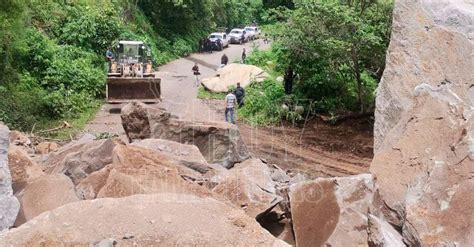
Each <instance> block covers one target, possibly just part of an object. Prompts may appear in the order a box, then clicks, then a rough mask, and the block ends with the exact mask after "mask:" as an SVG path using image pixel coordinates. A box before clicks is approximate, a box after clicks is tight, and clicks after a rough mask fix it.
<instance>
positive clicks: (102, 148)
mask: <svg viewBox="0 0 474 247" xmlns="http://www.w3.org/2000/svg"><path fill="white" fill-rule="evenodd" d="M119 143H122V142H121V141H120V140H119V139H103V140H95V141H91V142H88V143H85V144H80V145H76V146H73V147H71V148H69V149H66V150H63V149H61V150H60V152H58V153H53V155H52V156H51V158H49V159H47V160H45V161H43V163H44V164H47V170H46V171H47V173H64V174H66V175H67V176H69V177H70V178H71V179H72V181H73V183H74V184H78V183H79V182H80V181H81V180H82V179H84V178H86V177H87V176H88V175H89V174H91V173H92V172H95V171H99V170H101V169H102V168H104V167H105V166H106V165H108V164H110V163H112V150H113V149H114V147H115V146H116V145H117V144H119Z"/></svg>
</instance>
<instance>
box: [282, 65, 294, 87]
mask: <svg viewBox="0 0 474 247" xmlns="http://www.w3.org/2000/svg"><path fill="white" fill-rule="evenodd" d="M295 77H296V75H295V73H294V71H293V67H292V66H291V65H290V66H288V68H287V69H286V72H285V78H284V82H285V85H284V87H285V93H286V94H291V92H292V90H293V80H294V79H295Z"/></svg>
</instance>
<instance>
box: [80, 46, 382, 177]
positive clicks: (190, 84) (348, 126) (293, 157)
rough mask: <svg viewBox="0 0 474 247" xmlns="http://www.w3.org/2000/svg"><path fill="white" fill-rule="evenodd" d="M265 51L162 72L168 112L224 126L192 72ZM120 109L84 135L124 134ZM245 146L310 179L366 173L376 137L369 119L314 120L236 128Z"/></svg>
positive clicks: (233, 53)
mask: <svg viewBox="0 0 474 247" xmlns="http://www.w3.org/2000/svg"><path fill="white" fill-rule="evenodd" d="M243 47H245V48H246V49H247V50H248V51H251V50H252V48H254V47H259V48H260V49H267V48H268V47H269V46H268V45H266V44H263V42H262V41H261V40H259V41H256V42H255V43H247V44H246V45H245V46H241V45H231V46H230V47H229V48H227V49H225V50H224V51H222V52H214V53H212V54H209V53H201V54H192V55H191V56H189V57H185V58H181V59H177V60H174V61H172V62H170V63H168V64H166V65H163V66H161V67H159V68H158V72H157V77H159V78H161V79H162V85H161V87H162V94H163V95H162V97H163V102H162V103H160V104H156V105H155V106H156V107H164V108H166V109H167V110H168V111H170V112H171V113H172V114H174V115H177V116H179V117H180V118H185V119H189V120H210V121H224V113H223V109H220V106H221V105H222V104H221V102H215V101H214V102H210V101H203V100H200V99H198V98H197V93H198V88H197V87H196V86H195V85H194V80H195V78H194V76H193V75H192V72H191V68H192V66H193V65H194V63H198V65H199V66H200V70H201V73H202V78H206V77H210V76H213V75H214V74H215V73H216V68H217V67H218V66H219V64H220V57H221V56H222V54H223V53H226V54H227V56H228V57H229V60H230V61H231V62H233V61H238V60H240V56H241V52H242V48H243ZM121 107H122V105H120V104H117V105H110V104H105V105H103V106H102V108H101V110H100V111H99V112H98V113H97V115H96V117H95V118H94V119H93V120H92V121H91V122H90V123H88V124H87V126H86V128H85V131H86V132H91V133H95V134H98V133H104V132H106V133H110V134H117V135H124V131H123V128H122V126H121V120H120V114H118V113H119V112H120V108H121ZM238 125H239V128H240V131H241V134H242V136H243V138H244V141H245V142H246V144H247V145H248V147H249V149H250V150H251V152H252V153H253V155H254V156H256V157H259V158H262V159H265V160H267V161H268V162H270V163H274V164H277V165H278V166H280V167H281V168H283V169H285V170H291V171H295V172H302V173H305V174H307V175H308V176H309V177H332V176H347V175H353V174H359V173H364V172H368V168H369V164H370V161H371V159H372V155H373V154H372V148H373V134H372V127H371V126H372V124H371V121H370V120H367V119H366V120H351V121H349V122H345V123H342V124H340V125H337V126H333V125H329V124H326V123H323V122H321V121H319V120H316V119H312V120H309V121H307V122H304V123H299V124H295V125H293V124H290V123H285V122H283V123H281V124H279V125H278V126H272V127H265V128H261V127H256V126H250V125H248V124H246V123H243V122H241V121H240V122H239V123H238Z"/></svg>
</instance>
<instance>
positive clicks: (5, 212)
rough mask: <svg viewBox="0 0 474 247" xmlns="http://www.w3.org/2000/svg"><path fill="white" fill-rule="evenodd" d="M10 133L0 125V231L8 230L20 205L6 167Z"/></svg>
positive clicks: (5, 127) (8, 169)
mask: <svg viewBox="0 0 474 247" xmlns="http://www.w3.org/2000/svg"><path fill="white" fill-rule="evenodd" d="M9 134H10V131H9V129H8V127H7V126H5V125H3V124H2V123H0V231H3V230H5V229H8V228H10V227H11V226H12V225H13V223H14V222H15V219H16V216H17V214H18V210H19V208H20V204H19V203H18V200H17V199H16V197H15V196H13V189H12V177H11V175H10V168H9V166H8V148H9V146H10V140H9V138H10V137H9Z"/></svg>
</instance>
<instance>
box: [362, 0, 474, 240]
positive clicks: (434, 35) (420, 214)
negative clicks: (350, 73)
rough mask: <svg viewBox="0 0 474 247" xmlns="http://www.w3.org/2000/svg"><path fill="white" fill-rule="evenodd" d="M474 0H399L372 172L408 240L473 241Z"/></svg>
mask: <svg viewBox="0 0 474 247" xmlns="http://www.w3.org/2000/svg"><path fill="white" fill-rule="evenodd" d="M472 9H474V4H473V3H472V2H467V1H455V0H449V1H428V0H427V1H421V0H418V1H397V2H396V4H395V10H394V25H393V33H392V40H391V43H390V48H389V52H388V56H387V67H386V70H385V73H384V76H383V79H382V82H381V83H380V85H379V89H378V94H377V110H376V119H375V134H376V137H375V142H376V146H375V148H376V150H375V154H376V155H375V158H374V160H373V162H372V165H371V172H372V173H373V174H374V176H376V178H377V187H378V189H379V191H380V198H381V199H382V200H383V203H384V204H385V205H386V208H387V209H388V210H385V211H384V212H379V213H378V216H379V217H382V218H385V219H387V220H388V221H389V222H390V223H392V224H394V225H396V226H397V227H398V228H399V229H402V233H403V240H404V242H405V243H406V244H408V245H410V246H428V245H446V246H468V245H470V244H472V243H473V242H474V237H473V236H474V235H473V234H472V232H474V224H473V223H474V208H473V207H472V203H473V202H474V194H473V193H472V191H473V190H474V180H473V173H474V144H473V143H474V142H473V140H474V86H473V81H474V80H473V78H474V74H473V61H474V53H473V52H472V51H473V50H474V44H473V40H472V30H474V25H473V22H472V20H474V12H472V11H471V10H472Z"/></svg>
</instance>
